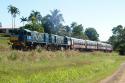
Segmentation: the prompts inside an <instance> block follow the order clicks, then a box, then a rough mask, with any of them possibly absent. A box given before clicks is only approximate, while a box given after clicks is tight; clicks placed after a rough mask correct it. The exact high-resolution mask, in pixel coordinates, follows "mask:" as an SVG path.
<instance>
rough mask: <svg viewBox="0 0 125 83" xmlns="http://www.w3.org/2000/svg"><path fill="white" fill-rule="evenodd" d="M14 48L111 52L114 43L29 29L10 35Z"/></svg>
mask: <svg viewBox="0 0 125 83" xmlns="http://www.w3.org/2000/svg"><path fill="white" fill-rule="evenodd" d="M10 42H11V45H12V48H13V49H35V48H36V47H37V46H40V47H41V48H45V49H47V50H69V49H70V50H80V51H87V50H88V51H97V50H98V51H106V52H111V51H112V50H113V49H112V45H110V44H107V43H103V42H100V41H90V40H84V39H78V38H73V37H68V36H59V35H54V34H48V33H39V32H37V31H31V30H28V29H22V30H18V31H17V32H16V33H13V34H12V35H11V37H10Z"/></svg>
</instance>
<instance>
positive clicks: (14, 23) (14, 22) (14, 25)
mask: <svg viewBox="0 0 125 83" xmlns="http://www.w3.org/2000/svg"><path fill="white" fill-rule="evenodd" d="M14 29H15V17H14Z"/></svg>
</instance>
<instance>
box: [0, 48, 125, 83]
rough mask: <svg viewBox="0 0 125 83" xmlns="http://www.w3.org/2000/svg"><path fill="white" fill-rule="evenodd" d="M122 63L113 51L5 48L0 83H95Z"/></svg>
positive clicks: (120, 58) (1, 62)
mask: <svg viewBox="0 0 125 83" xmlns="http://www.w3.org/2000/svg"><path fill="white" fill-rule="evenodd" d="M5 49H6V48H5ZM124 61H125V57H124V56H119V55H118V54H117V53H115V52H113V53H103V52H91V53H87V52H77V51H64V52H63V51H56V52H52V51H45V50H39V49H37V50H34V51H25V52H23V51H16V50H11V49H8V48H7V51H6V50H2V51H1V50H0V83H98V82H99V81H100V80H102V79H104V78H105V77H107V76H108V75H111V74H112V73H113V72H114V71H115V70H116V69H117V68H118V67H119V66H120V64H121V63H122V62H124Z"/></svg>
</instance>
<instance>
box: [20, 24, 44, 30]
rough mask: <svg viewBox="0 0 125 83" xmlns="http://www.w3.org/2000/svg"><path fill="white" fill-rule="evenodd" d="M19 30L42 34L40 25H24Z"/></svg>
mask: <svg viewBox="0 0 125 83" xmlns="http://www.w3.org/2000/svg"><path fill="white" fill-rule="evenodd" d="M20 28H23V29H29V30H31V31H38V32H44V28H43V26H42V24H31V23H30V24H26V25H25V26H23V27H20Z"/></svg>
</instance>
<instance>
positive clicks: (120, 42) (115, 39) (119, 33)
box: [109, 25, 125, 54]
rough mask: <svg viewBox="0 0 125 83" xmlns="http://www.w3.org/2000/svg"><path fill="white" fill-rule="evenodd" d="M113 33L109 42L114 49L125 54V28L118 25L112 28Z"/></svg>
mask: <svg viewBox="0 0 125 83" xmlns="http://www.w3.org/2000/svg"><path fill="white" fill-rule="evenodd" d="M112 33H113V35H112V36H111V37H110V38H109V42H110V43H111V44H112V45H113V48H114V50H117V51H120V52H121V53H122V54H125V28H124V27H123V26H122V25H118V26H117V27H114V28H113V29H112Z"/></svg>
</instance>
